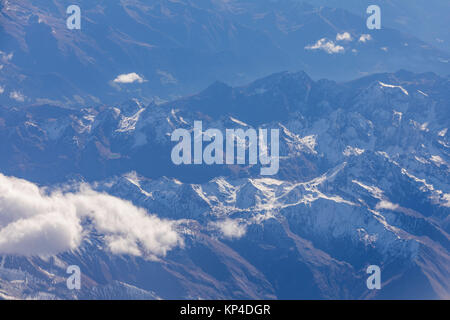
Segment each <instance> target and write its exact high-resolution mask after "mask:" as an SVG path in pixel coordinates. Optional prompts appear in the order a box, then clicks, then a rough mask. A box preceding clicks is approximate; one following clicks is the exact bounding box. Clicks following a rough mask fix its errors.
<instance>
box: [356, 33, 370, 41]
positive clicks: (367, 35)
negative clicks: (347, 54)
mask: <svg viewBox="0 0 450 320" xmlns="http://www.w3.org/2000/svg"><path fill="white" fill-rule="evenodd" d="M370 40H372V36H371V35H370V34H362V35H361V36H360V37H359V40H358V41H359V42H367V41H370Z"/></svg>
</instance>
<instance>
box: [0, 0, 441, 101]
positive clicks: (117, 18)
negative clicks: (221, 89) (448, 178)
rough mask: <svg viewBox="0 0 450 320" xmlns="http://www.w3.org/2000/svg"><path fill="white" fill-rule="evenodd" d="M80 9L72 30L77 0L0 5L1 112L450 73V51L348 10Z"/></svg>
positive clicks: (104, 5) (269, 4) (192, 4)
mask: <svg viewBox="0 0 450 320" xmlns="http://www.w3.org/2000/svg"><path fill="white" fill-rule="evenodd" d="M77 3H78V4H79V5H80V7H81V10H82V11H81V15H82V24H81V30H68V29H67V27H66V18H67V17H68V15H67V14H66V8H67V7H68V6H69V5H70V4H72V2H70V1H56V0H53V1H44V2H43V1H33V0H16V1H9V0H2V1H1V4H2V6H1V11H0V39H1V48H0V50H1V52H0V65H1V66H0V103H3V104H5V105H8V106H12V105H15V106H23V105H34V104H43V103H53V104H58V105H71V106H77V107H80V106H90V105H98V104H101V103H107V104H112V103H116V102H117V101H123V100H126V99H129V98H132V97H138V98H140V99H141V100H142V101H145V102H146V103H149V102H150V101H153V100H154V101H158V100H160V99H164V100H172V99H174V98H176V97H179V96H181V95H185V94H192V93H193V92H196V91H198V90H200V89H201V88H204V87H205V86H207V85H208V84H210V83H212V82H214V81H216V80H219V81H223V82H227V83H230V84H233V85H238V84H243V83H247V82H249V81H252V80H254V79H256V78H258V77H262V76H264V75H267V74H270V73H273V72H279V71H280V70H305V71H306V72H308V74H310V75H311V76H312V77H313V78H316V79H317V78H320V77H325V78H328V79H335V80H349V79H353V78H356V77H360V76H362V75H366V74H371V73H374V72H396V71H397V70H399V69H401V68H404V69H407V70H411V71H415V72H428V71H433V72H436V73H439V74H442V75H448V74H449V73H450V67H449V66H450V64H449V61H450V54H449V53H448V52H445V51H440V50H438V49H436V48H435V47H434V46H433V45H432V44H431V45H430V44H427V43H425V42H423V41H421V40H419V39H418V38H417V37H415V35H416V34H415V33H411V34H407V33H402V32H399V31H397V30H394V29H389V28H384V27H383V28H382V30H368V29H367V27H366V21H365V17H364V13H360V14H357V15H355V14H353V13H350V12H348V11H345V10H344V9H333V8H326V7H324V8H319V7H313V6H311V5H308V4H305V3H302V2H299V1H293V0H285V1H269V0H261V1H249V0H233V1H222V0H218V1H206V0H204V1H198V0H195V1H194V0H187V1H167V0H153V1H143V0H122V1H106V0H100V1H94V2H93V1H89V0H83V1H78V2H77ZM408 12H409V11H408ZM393 26H394V27H395V26H397V25H395V24H394V25H393ZM401 30H402V31H404V29H401ZM407 30H409V29H407ZM411 30H412V29H411ZM338 35H339V36H338ZM426 39H428V38H426ZM120 75H128V76H122V77H119V76H120ZM130 75H131V76H130ZM133 81H134V82H133Z"/></svg>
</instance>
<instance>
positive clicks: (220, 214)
mask: <svg viewBox="0 0 450 320" xmlns="http://www.w3.org/2000/svg"><path fill="white" fill-rule="evenodd" d="M0 3H1V16H0V22H1V23H0V24H1V26H0V37H1V45H2V47H1V48H0V50H1V56H0V58H1V65H2V67H1V70H0V88H1V90H0V91H1V94H0V154H1V157H0V299H12V298H19V299H26V298H27V299H401V298H407V299H449V298H450V252H449V250H450V218H449V211H450V186H449V181H450V179H449V175H450V165H449V164H450V150H449V149H450V136H449V132H448V128H449V126H450V96H449V95H450V78H449V74H450V72H449V69H448V60H449V54H448V53H447V52H446V51H445V50H446V48H445V47H444V46H440V48H439V49H438V48H437V47H435V46H434V44H433V43H431V42H424V41H427V40H429V39H431V36H430V34H429V33H426V32H424V33H422V34H417V36H418V37H420V38H421V39H419V38H416V37H415V36H412V35H410V34H407V33H406V32H405V30H407V28H405V29H402V30H401V31H398V30H395V29H389V28H384V27H383V29H382V30H373V31H371V30H367V28H366V23H365V18H364V11H363V12H361V13H360V14H359V15H355V13H356V12H353V13H350V12H349V11H345V10H344V9H333V7H332V6H331V4H332V1H330V8H325V7H323V8H317V7H313V6H311V5H310V4H307V3H306V2H299V1H287V0H286V1H263V0H261V1H250V0H236V1H206V0H205V1H167V0H166V1H162V0H161V1H159V0H158V1H156V0H155V1H139V0H122V1H95V2H94V1H87V0H86V1H84V0H83V1H79V4H80V6H81V8H82V16H83V20H82V29H81V30H72V31H71V30H67V29H66V27H65V18H66V16H67V15H66V14H65V8H66V7H67V5H68V4H69V2H68V1H45V2H44V1H30V0H17V1H6V0H5V1H2V2H0ZM386 3H387V2H386ZM70 4H71V3H70ZM315 4H316V5H319V3H315ZM336 6H339V7H344V4H343V3H341V5H339V4H338V3H336ZM354 8H356V7H354ZM354 8H350V9H352V10H355V9H354ZM439 8H443V7H439V6H433V8H432V10H431V11H430V12H431V13H435V14H437V11H438V9H439ZM410 9H411V8H410ZM389 10H391V9H389ZM387 11H388V9H387ZM388 12H393V11H388ZM410 12H411V11H406V13H405V14H407V16H408V17H411V19H412V17H414V14H412V13H410ZM414 12H417V11H414ZM387 16H388V19H387V22H389V23H392V24H390V25H389V26H390V27H396V26H399V25H398V24H397V25H396V24H395V23H393V22H395V21H396V20H395V19H391V18H390V17H389V14H387ZM408 26H410V27H411V25H409V24H408ZM411 30H414V28H413V27H411ZM433 30H436V32H437V33H438V34H441V33H440V32H442V31H440V29H439V28H438V27H437V26H436V27H433ZM428 36H429V37H428ZM285 69H286V70H289V71H281V70H285ZM133 73H135V74H136V75H134V74H133ZM130 74H132V75H131V76H130ZM119 75H124V76H123V77H118V76H119ZM115 79H118V81H116V82H114V80H115ZM129 79H135V80H136V81H135V82H133V83H125V82H127V81H125V80H129ZM119 80H120V81H119ZM122 80H124V81H122ZM199 120H201V121H202V122H203V128H204V130H206V129H208V128H217V129H220V130H225V129H237V128H241V129H244V130H246V129H248V128H255V129H257V128H267V129H279V132H280V170H279V172H278V173H277V174H276V175H274V176H270V177H264V176H261V175H260V170H259V169H260V168H259V165H179V166H176V165H174V164H173V163H172V161H171V156H170V155H171V150H172V148H173V146H174V145H175V143H174V142H172V141H171V133H172V132H173V131H174V130H175V129H177V128H184V129H187V130H192V127H193V124H194V121H199ZM69 265H77V266H79V267H80V269H81V271H82V286H81V290H69V289H68V288H67V286H66V279H67V276H68V275H67V273H66V269H67V267H68V266H69ZM368 265H378V266H380V268H381V270H382V289H381V290H369V289H368V288H367V286H366V279H367V276H368V275H367V273H366V268H367V266H368Z"/></svg>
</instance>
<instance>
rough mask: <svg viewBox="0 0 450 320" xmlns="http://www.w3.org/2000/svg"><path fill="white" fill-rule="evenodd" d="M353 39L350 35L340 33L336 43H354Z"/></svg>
mask: <svg viewBox="0 0 450 320" xmlns="http://www.w3.org/2000/svg"><path fill="white" fill-rule="evenodd" d="M352 40H353V38H352V36H351V34H350V33H348V32H344V33H338V34H337V35H336V41H352Z"/></svg>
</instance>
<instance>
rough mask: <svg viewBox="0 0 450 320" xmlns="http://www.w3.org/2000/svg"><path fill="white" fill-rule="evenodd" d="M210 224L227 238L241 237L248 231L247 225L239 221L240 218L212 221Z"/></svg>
mask: <svg viewBox="0 0 450 320" xmlns="http://www.w3.org/2000/svg"><path fill="white" fill-rule="evenodd" d="M210 226H211V227H212V228H214V229H217V230H218V231H219V232H220V233H222V235H223V236H224V237H225V238H229V239H239V238H242V237H243V236H244V235H245V233H246V232H247V225H246V224H243V223H241V222H239V220H233V219H225V220H221V221H215V222H211V223H210Z"/></svg>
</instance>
